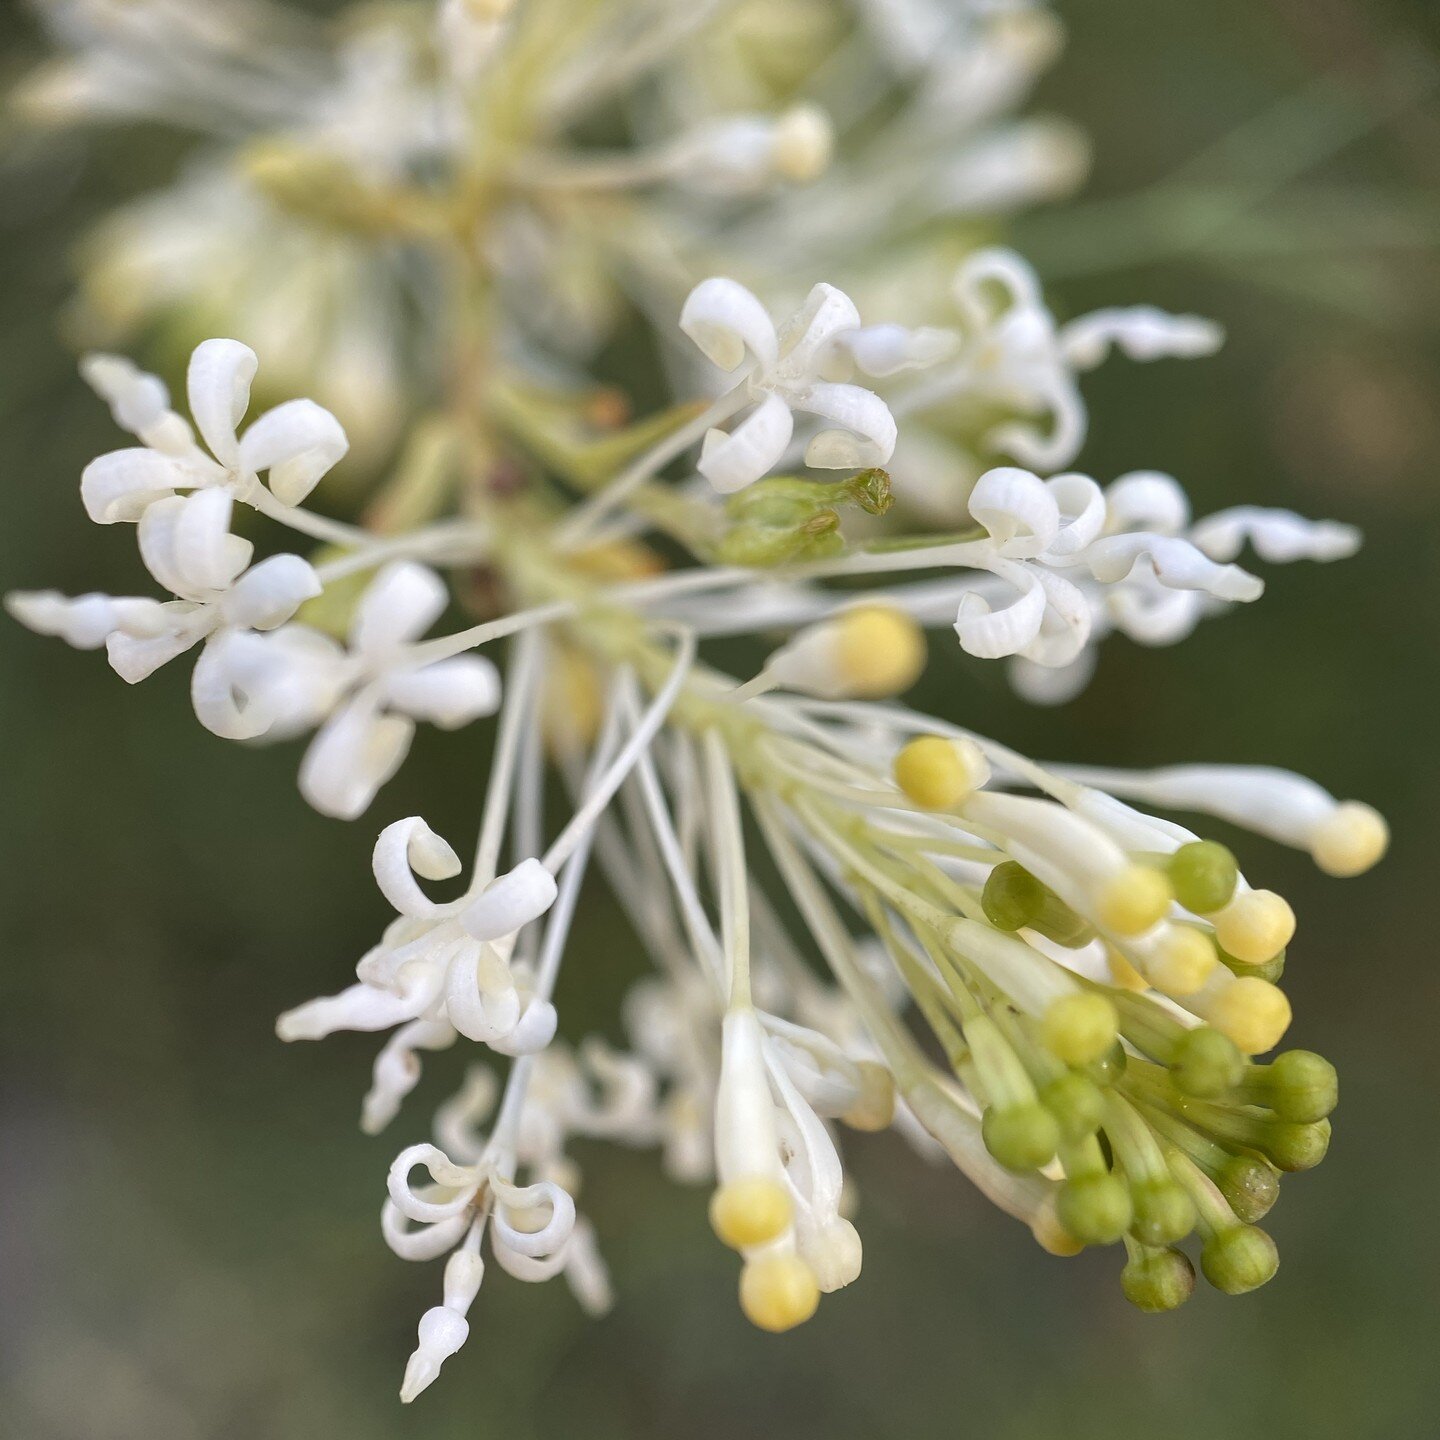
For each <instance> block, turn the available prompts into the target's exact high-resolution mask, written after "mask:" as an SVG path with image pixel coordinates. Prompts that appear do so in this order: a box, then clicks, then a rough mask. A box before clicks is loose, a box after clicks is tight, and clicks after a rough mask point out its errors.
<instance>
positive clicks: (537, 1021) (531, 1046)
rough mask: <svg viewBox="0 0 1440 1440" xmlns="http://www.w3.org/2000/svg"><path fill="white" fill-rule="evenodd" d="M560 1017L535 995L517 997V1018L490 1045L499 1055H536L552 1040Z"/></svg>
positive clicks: (547, 1003)
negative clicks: (518, 1005) (518, 1012)
mask: <svg viewBox="0 0 1440 1440" xmlns="http://www.w3.org/2000/svg"><path fill="white" fill-rule="evenodd" d="M559 1023H560V1017H559V1015H558V1014H557V1013H556V1010H555V1007H554V1006H553V1005H552V1004H551V1003H550V1002H549V1001H548V1000H542V999H540V997H539V996H538V995H526V994H523V993H521V994H520V1015H519V1018H518V1019H517V1020H516V1021H515V1023H514V1024H513V1025H511V1026H510V1027H509V1029H508V1030H506V1031H505V1032H504V1033H503V1034H500V1035H497V1036H496V1037H495V1038H494V1039H493V1040H491V1041H490V1048H491V1049H492V1050H498V1051H499V1052H500V1054H502V1055H538V1054H539V1053H540V1051H542V1050H544V1049H545V1048H546V1047H547V1046H548V1045H549V1044H550V1042H551V1041H552V1040H553V1039H554V1038H555V1031H556V1029H557V1028H558V1026H559Z"/></svg>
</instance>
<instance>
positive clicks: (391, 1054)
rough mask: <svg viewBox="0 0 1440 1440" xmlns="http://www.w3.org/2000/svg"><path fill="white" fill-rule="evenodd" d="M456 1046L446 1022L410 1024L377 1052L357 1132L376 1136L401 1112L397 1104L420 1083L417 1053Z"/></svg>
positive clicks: (403, 1026) (424, 1021)
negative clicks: (361, 1131) (360, 1130)
mask: <svg viewBox="0 0 1440 1440" xmlns="http://www.w3.org/2000/svg"><path fill="white" fill-rule="evenodd" d="M454 1042H455V1029H454V1027H453V1026H452V1025H450V1024H449V1022H448V1021H445V1020H425V1019H421V1020H412V1021H411V1022H410V1023H409V1024H408V1025H402V1026H401V1027H400V1029H398V1030H397V1031H396V1032H395V1033H394V1034H393V1035H392V1036H391V1037H390V1038H389V1040H387V1041H386V1042H385V1044H384V1045H383V1046H381V1048H380V1053H379V1054H378V1055H377V1056H376V1057H375V1064H374V1066H373V1067H372V1068H371V1072H370V1088H369V1090H367V1091H366V1092H365V1098H364V1100H363V1101H362V1102H361V1105H360V1128H361V1129H362V1130H363V1131H364V1132H365V1133H366V1134H367V1135H378V1134H379V1133H380V1131H382V1130H383V1129H384V1128H385V1127H386V1126H387V1125H388V1124H389V1123H390V1122H391V1121H392V1120H393V1119H394V1118H395V1116H396V1115H397V1114H399V1111H400V1102H401V1101H402V1100H404V1098H405V1097H406V1096H407V1095H408V1094H409V1093H410V1092H411V1091H412V1090H413V1089H414V1088H415V1086H416V1085H417V1084H418V1083H419V1081H420V1057H419V1056H418V1055H416V1053H415V1052H416V1051H417V1050H444V1049H446V1048H447V1047H448V1046H450V1045H452V1044H454Z"/></svg>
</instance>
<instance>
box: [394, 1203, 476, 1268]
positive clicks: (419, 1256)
mask: <svg viewBox="0 0 1440 1440" xmlns="http://www.w3.org/2000/svg"><path fill="white" fill-rule="evenodd" d="M469 1228H470V1217H469V1215H467V1214H465V1213H464V1212H463V1211H462V1212H461V1213H460V1214H458V1215H452V1216H450V1218H449V1219H448V1220H437V1221H436V1222H435V1223H434V1224H433V1225H424V1224H421V1225H416V1224H414V1223H413V1222H411V1221H410V1220H408V1219H407V1218H406V1216H405V1214H404V1212H403V1211H402V1210H401V1209H400V1207H399V1206H398V1205H396V1203H395V1202H394V1201H393V1200H389V1199H387V1200H386V1201H385V1204H384V1205H383V1206H382V1207H381V1210H380V1233H381V1235H383V1236H384V1237H385V1243H386V1244H387V1245H388V1246H389V1247H390V1249H391V1250H393V1251H394V1252H395V1254H396V1255H398V1256H399V1257H400V1258H401V1259H402V1260H434V1259H437V1258H438V1257H439V1256H441V1255H443V1254H444V1253H445V1252H446V1251H447V1250H453V1249H454V1248H455V1246H456V1245H458V1244H459V1243H460V1240H461V1238H462V1237H463V1236H464V1234H465V1232H466V1231H467V1230H468V1229H469Z"/></svg>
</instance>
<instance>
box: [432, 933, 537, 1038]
mask: <svg viewBox="0 0 1440 1440" xmlns="http://www.w3.org/2000/svg"><path fill="white" fill-rule="evenodd" d="M520 1011H521V1002H520V994H519V992H518V991H517V990H516V988H515V982H514V980H513V978H512V977H511V974H510V967H509V966H508V965H507V964H506V963H505V961H504V959H503V958H502V957H501V956H500V954H499V953H498V952H497V951H496V950H495V949H494V948H493V947H491V946H482V945H471V944H464V945H461V946H459V947H458V948H457V949H456V951H455V953H454V955H453V957H452V959H451V961H450V966H449V970H448V972H447V974H446V977H445V1014H446V1016H447V1018H448V1019H449V1021H450V1023H451V1024H452V1025H453V1026H454V1027H455V1028H456V1029H457V1030H458V1031H459V1032H460V1033H461V1034H462V1035H463V1036H465V1038H466V1039H467V1040H474V1041H475V1042H476V1043H477V1044H480V1045H492V1046H496V1047H497V1048H498V1042H500V1041H501V1040H503V1039H504V1038H505V1037H506V1036H508V1035H509V1034H510V1033H511V1032H512V1031H513V1030H514V1029H515V1027H516V1025H517V1024H519V1022H520Z"/></svg>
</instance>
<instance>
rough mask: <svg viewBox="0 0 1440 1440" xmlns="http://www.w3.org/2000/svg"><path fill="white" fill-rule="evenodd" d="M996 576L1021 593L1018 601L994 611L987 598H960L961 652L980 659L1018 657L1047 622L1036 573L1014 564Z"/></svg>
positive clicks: (957, 629) (969, 595)
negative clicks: (1008, 582) (1006, 656)
mask: <svg viewBox="0 0 1440 1440" xmlns="http://www.w3.org/2000/svg"><path fill="white" fill-rule="evenodd" d="M996 573H997V574H999V575H1000V576H1001V577H1002V578H1003V579H1005V580H1008V581H1010V583H1011V584H1013V585H1014V586H1015V587H1016V589H1017V590H1019V592H1020V594H1019V596H1018V598H1017V599H1015V600H1014V601H1012V602H1011V603H1010V604H1009V605H1007V606H1005V607H1004V608H1003V609H1001V610H992V609H991V606H990V602H989V601H988V600H987V599H986V598H985V597H984V596H983V595H979V594H977V593H976V592H975V591H973V590H972V591H968V592H967V593H966V594H964V595H962V596H961V597H960V608H959V611H958V612H957V614H956V616H955V633H956V635H958V636H959V637H960V647H961V649H963V650H964V651H965V652H966V653H967V654H970V655H974V656H976V657H977V658H978V659H980V660H998V659H1000V658H1001V657H1002V656H1004V655H1018V654H1019V653H1020V652H1021V651H1022V650H1024V649H1025V647H1026V646H1027V645H1029V644H1031V643H1032V642H1033V641H1034V639H1035V637H1036V636H1037V635H1039V633H1040V626H1041V624H1042V623H1043V622H1044V619H1045V588H1044V586H1043V585H1042V584H1041V582H1040V580H1039V578H1038V576H1037V575H1036V573H1035V572H1034V571H1033V570H1031V569H1029V568H1027V567H1025V566H1021V565H1015V564H1011V565H1007V566H1005V568H1004V569H1003V570H997V571H996Z"/></svg>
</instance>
